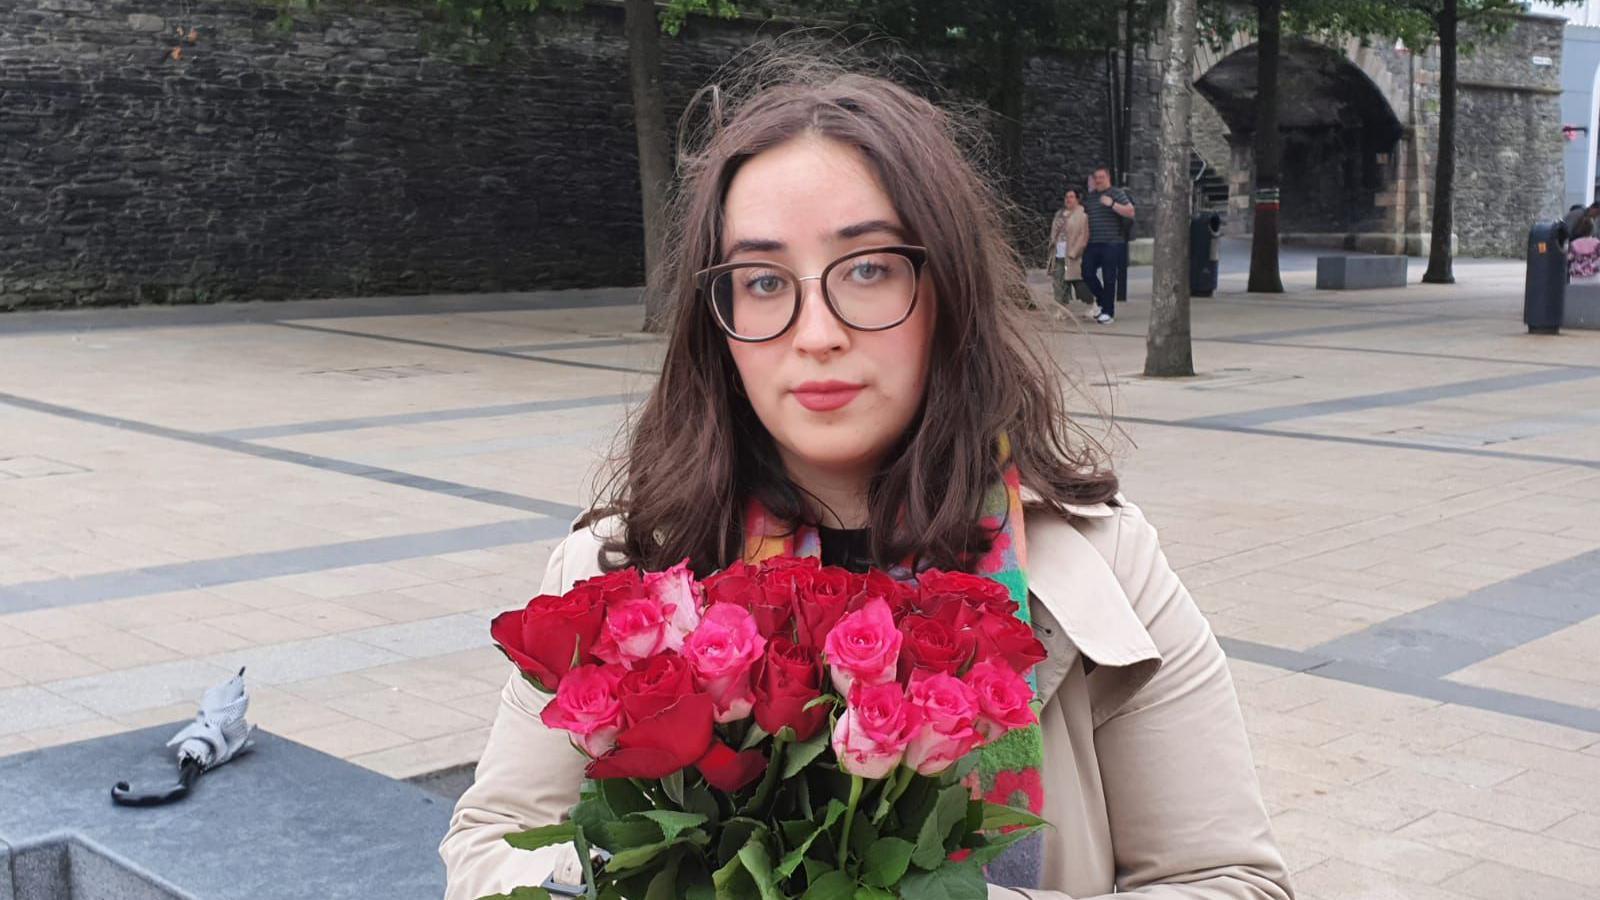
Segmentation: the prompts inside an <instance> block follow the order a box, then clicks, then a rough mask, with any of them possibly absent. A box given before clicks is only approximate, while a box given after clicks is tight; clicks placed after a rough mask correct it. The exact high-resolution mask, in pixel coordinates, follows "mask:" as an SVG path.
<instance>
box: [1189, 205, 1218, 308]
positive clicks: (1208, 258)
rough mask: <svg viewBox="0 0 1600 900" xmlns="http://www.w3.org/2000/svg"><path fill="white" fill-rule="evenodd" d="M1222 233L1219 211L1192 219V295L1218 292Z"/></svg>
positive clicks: (1190, 245)
mask: <svg viewBox="0 0 1600 900" xmlns="http://www.w3.org/2000/svg"><path fill="white" fill-rule="evenodd" d="M1221 236H1222V217H1221V216H1219V215H1217V214H1216V213H1201V214H1200V215H1197V216H1195V217H1194V218H1193V219H1191V220H1190V221H1189V296H1191V297H1209V296H1211V295H1212V294H1214V293H1216V291H1217V267H1218V265H1219V263H1220V261H1221V259H1222V241H1221Z"/></svg>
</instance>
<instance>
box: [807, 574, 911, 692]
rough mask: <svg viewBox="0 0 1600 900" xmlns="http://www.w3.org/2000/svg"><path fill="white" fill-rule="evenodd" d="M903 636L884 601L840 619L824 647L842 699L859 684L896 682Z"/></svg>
mask: <svg viewBox="0 0 1600 900" xmlns="http://www.w3.org/2000/svg"><path fill="white" fill-rule="evenodd" d="M902 640H903V637H902V636H901V634H900V631H899V629H897V628H895V627H894V614H893V613H892V612H890V611H889V604H888V603H887V602H885V601H884V600H883V599H882V598H877V599H874V600H871V601H869V602H868V603H867V605H866V606H863V607H861V608H860V609H858V610H856V611H855V612H853V613H847V614H845V616H844V617H843V618H841V619H840V620H839V622H838V624H836V625H834V626H833V630H831V631H829V632H828V640H827V642H826V643H825V644H824V646H823V652H824V653H826V654H827V662H828V671H829V673H830V674H831V675H832V676H833V686H834V687H835V688H836V689H838V691H839V693H840V694H841V695H842V696H849V694H850V689H851V688H852V687H854V686H855V685H856V684H857V683H858V682H859V683H862V684H869V685H871V684H882V683H884V682H886V681H893V680H894V678H895V674H896V668H895V667H896V664H897V662H898V660H899V656H900V644H901V642H902Z"/></svg>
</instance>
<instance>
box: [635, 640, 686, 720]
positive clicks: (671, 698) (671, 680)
mask: <svg viewBox="0 0 1600 900" xmlns="http://www.w3.org/2000/svg"><path fill="white" fill-rule="evenodd" d="M618 690H619V691H620V693H621V694H622V711H623V712H624V713H625V714H626V717H627V720H628V721H629V722H638V721H640V720H642V719H648V718H650V717H651V716H653V715H655V714H656V713H658V712H660V711H661V710H663V709H666V708H667V707H669V706H671V705H672V704H673V703H675V702H677V700H678V698H679V697H682V696H683V695H685V694H692V693H694V692H695V686H694V672H692V671H691V670H690V669H689V662H688V660H685V659H684V658H683V657H681V656H679V655H678V654H676V653H662V654H659V655H657V656H652V657H650V658H649V659H647V660H645V661H644V663H643V664H641V665H640V666H639V667H638V668H636V669H634V670H633V671H632V672H629V673H628V674H626V675H624V676H622V683H621V685H620V686H619V688H618Z"/></svg>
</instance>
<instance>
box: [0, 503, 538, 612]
mask: <svg viewBox="0 0 1600 900" xmlns="http://www.w3.org/2000/svg"><path fill="white" fill-rule="evenodd" d="M568 527H569V525H568V521H567V520H565V519H552V518H544V517H541V518H537V519H520V520H516V521H511V522H495V523H492V524H489V525H469V526H466V527H462V528H450V529H446V530H443V531H430V532H424V533H421V534H402V535H394V536H391V537H381V538H368V539H365V540H356V541H343V542H340V543H335V544H323V545H321V546H316V547H296V548H294V549H290V550H273V551H268V552H265V553H247V554H243V555H240V556H227V557H220V558H217V559H201V560H194V561H191V562H181V563H169V564H166V565H159V566H145V567H142V568H138V569H128V570H124V571H121V572H104V573H100V574H97V575H84V576H81V577H78V578H55V579H50V580H48V581H31V582H26V583H23V584H13V585H0V614H6V613H18V612H26V611H28V610H32V609H47V608H56V607H63V606H78V605H81V604H84V603H98V602H100V601H102V600H119V599H124V598H128V597H144V596H149V595H151V594H164V593H167V592H169V591H186V590H194V589H196V588H207V587H215V586H217V585H223V584H237V583H239V582H244V581H259V580H261V579H264V578H278V577H281V576H284V575H301V574H305V573H307V572H321V571H326V570H328V569H342V568H345V567H347V566H362V565H372V564H374V563H386V562H394V561H396V560H402V559H418V558H420V557H425V556H441V555H444V554H446V553H458V552H461V551H463V550H482V549H486V548H489V547H503V546H506V545H509V544H527V543H533V542H535V541H545V540H551V539H554V538H558V537H564V536H565V535H566V534H567V530H568Z"/></svg>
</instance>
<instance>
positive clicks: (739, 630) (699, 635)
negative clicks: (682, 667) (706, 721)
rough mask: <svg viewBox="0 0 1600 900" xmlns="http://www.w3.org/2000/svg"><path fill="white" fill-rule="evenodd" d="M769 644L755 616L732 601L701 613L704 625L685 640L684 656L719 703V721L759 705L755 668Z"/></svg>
mask: <svg viewBox="0 0 1600 900" xmlns="http://www.w3.org/2000/svg"><path fill="white" fill-rule="evenodd" d="M766 646H767V640H766V638H763V637H762V636H761V633H760V631H759V630H758V629H757V628H756V620H755V617H753V616H751V615H750V611H749V610H747V609H744V608H743V607H739V606H735V605H733V604H732V603H717V604H714V605H712V606H711V608H709V609H707V610H706V612H705V615H704V616H702V617H701V619H700V627H699V628H696V629H695V630H694V633H693V634H691V635H689V637H688V639H687V640H685V641H684V643H683V655H684V658H685V659H687V660H688V661H689V667H690V668H691V669H693V670H694V676H695V683H696V684H698V685H699V686H700V688H701V690H704V691H705V692H706V693H707V694H709V695H711V699H712V700H713V701H714V702H715V703H716V720H717V721H718V722H732V721H734V720H736V719H742V718H744V717H746V716H748V715H750V710H751V708H752V707H753V706H754V705H755V694H754V692H753V691H752V690H751V686H750V675H751V668H752V667H753V666H754V665H755V663H756V661H757V660H759V659H760V658H761V654H762V652H763V651H764V650H765V649H766Z"/></svg>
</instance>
